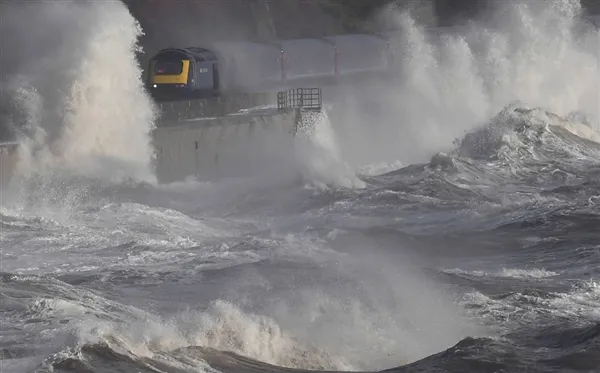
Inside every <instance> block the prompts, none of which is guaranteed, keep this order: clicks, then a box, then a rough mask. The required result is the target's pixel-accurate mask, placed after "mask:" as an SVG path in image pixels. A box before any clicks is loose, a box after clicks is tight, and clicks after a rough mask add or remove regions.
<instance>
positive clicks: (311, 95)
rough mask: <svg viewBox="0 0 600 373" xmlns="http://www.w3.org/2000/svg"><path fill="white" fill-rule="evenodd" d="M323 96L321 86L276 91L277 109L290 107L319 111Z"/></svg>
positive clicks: (282, 110) (288, 108)
mask: <svg viewBox="0 0 600 373" xmlns="http://www.w3.org/2000/svg"><path fill="white" fill-rule="evenodd" d="M322 107H323V97H322V90H321V88H296V89H290V90H287V91H283V92H278V93H277V111H279V112H286V111H289V110H291V109H302V110H307V111H321V109H322Z"/></svg>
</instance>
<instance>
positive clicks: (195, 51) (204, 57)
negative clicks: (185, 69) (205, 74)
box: [154, 47, 217, 61]
mask: <svg viewBox="0 0 600 373" xmlns="http://www.w3.org/2000/svg"><path fill="white" fill-rule="evenodd" d="M167 53H180V54H185V55H187V56H189V57H193V58H194V59H195V60H196V61H215V60H216V59H217V57H216V56H215V54H214V53H213V52H211V51H210V50H208V49H206V48H200V47H184V48H165V49H161V50H160V51H158V53H156V54H155V55H154V58H156V57H159V56H160V55H162V54H167Z"/></svg>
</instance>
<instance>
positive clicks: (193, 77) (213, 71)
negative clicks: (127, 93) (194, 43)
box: [147, 47, 220, 101]
mask: <svg viewBox="0 0 600 373" xmlns="http://www.w3.org/2000/svg"><path fill="white" fill-rule="evenodd" d="M147 88H148V90H149V91H150V94H151V95H152V97H153V98H154V99H155V100H157V101H177V100H186V99H191V98H205V97H212V96H216V95H218V94H219V88H220V87H219V66H218V61H217V58H216V56H215V55H214V54H213V53H212V52H211V51H209V50H207V49H204V48H191V47H190V48H168V49H163V50H161V51H160V52H158V53H157V54H156V55H155V56H154V57H153V58H152V59H151V60H150V65H149V70H148V81H147Z"/></svg>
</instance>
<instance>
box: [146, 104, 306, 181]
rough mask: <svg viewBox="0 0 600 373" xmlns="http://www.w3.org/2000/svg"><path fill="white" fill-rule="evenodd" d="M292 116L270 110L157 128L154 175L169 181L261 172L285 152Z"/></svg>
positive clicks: (289, 136) (293, 119) (154, 137)
mask: <svg viewBox="0 0 600 373" xmlns="http://www.w3.org/2000/svg"><path fill="white" fill-rule="evenodd" d="M295 119H296V115H295V114H294V113H284V114H274V113H271V114H263V115H244V116H241V115H240V116H228V117H222V118H214V119H199V120H193V121H189V122H187V123H181V124H178V125H174V126H166V127H159V128H157V129H156V130H154V133H153V139H154V147H155V149H156V175H157V178H158V180H159V182H161V183H170V182H175V181H181V180H185V179H186V178H190V177H193V178H195V179H198V180H212V179H216V178H221V177H229V176H244V175H247V174H250V173H253V172H256V171H257V170H261V169H262V170H263V171H264V170H265V168H266V167H269V166H268V165H269V164H273V161H276V160H277V159H276V158H278V157H282V156H285V155H286V148H287V149H288V150H289V145H290V144H291V141H293V136H294V135H293V132H294V128H295Z"/></svg>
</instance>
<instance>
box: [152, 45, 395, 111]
mask: <svg viewBox="0 0 600 373" xmlns="http://www.w3.org/2000/svg"><path fill="white" fill-rule="evenodd" d="M394 36H397V37H398V38H399V37H400V36H401V35H400V34H399V33H396V34H394V33H388V34H386V35H371V34H345V35H336V36H328V37H323V38H306V39H289V40H280V41H276V42H256V41H248V42H241V41H237V42H234V41H232V42H220V43H211V44H210V45H208V46H205V47H182V48H166V49H163V50H160V51H159V52H158V53H156V54H155V55H154V56H153V57H152V58H151V59H150V61H149V66H148V81H147V87H148V90H149V91H150V93H151V95H152V96H153V97H154V98H155V99H157V100H158V101H174V100H182V99H188V100H189V99H195V98H207V97H214V96H219V95H222V94H228V93H240V92H243V93H258V92H265V91H274V90H284V89H288V88H290V87H293V86H299V85H310V84H313V85H319V86H321V85H326V84H339V83H340V82H344V81H348V80H350V79H359V78H366V77H368V78H377V77H380V78H384V79H385V78H386V73H388V72H389V71H390V70H391V69H392V68H393V66H394V56H395V51H394V48H393V47H392V46H393V45H394Z"/></svg>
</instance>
